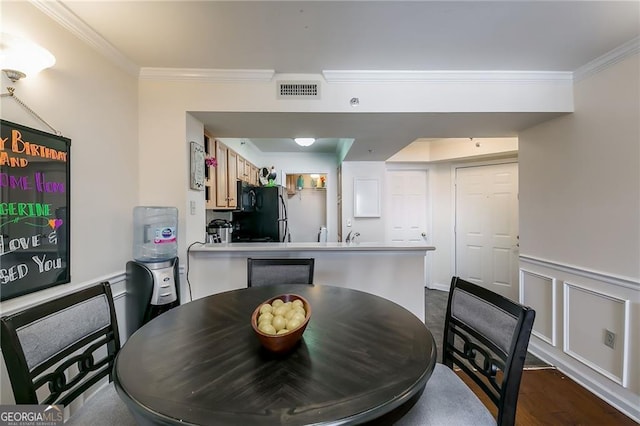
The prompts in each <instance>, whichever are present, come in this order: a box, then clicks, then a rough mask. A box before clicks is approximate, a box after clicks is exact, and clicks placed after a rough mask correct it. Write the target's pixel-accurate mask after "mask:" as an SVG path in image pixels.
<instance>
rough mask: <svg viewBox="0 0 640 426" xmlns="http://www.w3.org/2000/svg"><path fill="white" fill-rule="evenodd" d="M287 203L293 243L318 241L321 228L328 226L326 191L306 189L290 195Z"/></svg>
mask: <svg viewBox="0 0 640 426" xmlns="http://www.w3.org/2000/svg"><path fill="white" fill-rule="evenodd" d="M287 203H288V207H287V208H288V210H289V228H290V232H291V241H293V242H296V243H300V242H314V241H318V232H319V231H320V227H321V226H326V224H327V194H326V190H324V189H316V188H309V187H305V188H303V189H302V190H298V191H296V193H295V194H294V195H289V196H288V197H287ZM335 208H336V207H335V205H334V206H333V209H334V210H335Z"/></svg>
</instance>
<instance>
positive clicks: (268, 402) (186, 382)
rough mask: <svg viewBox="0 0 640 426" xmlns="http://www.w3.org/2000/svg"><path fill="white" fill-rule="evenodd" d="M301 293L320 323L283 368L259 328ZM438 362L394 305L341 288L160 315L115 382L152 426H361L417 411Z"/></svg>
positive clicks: (272, 292)
mask: <svg viewBox="0 0 640 426" xmlns="http://www.w3.org/2000/svg"><path fill="white" fill-rule="evenodd" d="M390 285H392V284H390ZM292 293H293V294H299V295H301V296H303V297H305V298H306V299H307V300H308V301H309V303H310V305H311V309H312V315H311V319H310V321H309V325H308V326H307V329H306V330H305V332H304V335H303V337H302V340H301V341H300V343H299V345H298V346H297V347H296V348H295V349H294V350H293V351H292V352H290V353H288V354H286V355H280V356H276V355H273V354H271V353H269V352H267V351H266V350H265V349H264V348H262V346H261V345H260V342H259V341H258V338H257V337H256V335H255V334H254V331H253V329H252V327H251V324H250V317H251V314H252V312H253V310H254V309H255V308H256V306H258V304H260V303H261V302H263V301H265V300H267V299H269V298H271V297H273V296H276V295H279V294H292ZM435 361H436V346H435V343H434V341H433V337H432V335H431V333H430V332H429V330H428V329H427V328H426V327H425V325H424V323H423V322H422V321H420V320H419V319H418V318H417V317H416V316H415V315H413V314H412V313H410V312H409V311H407V310H406V309H404V308H402V307H401V306H399V305H397V304H395V303H393V302H390V301H388V300H386V299H383V298H381V297H378V296H374V295H371V294H368V293H364V292H361V291H356V290H350V289H346V288H339V287H333V286H324V285H317V286H306V285H293V286H292V285H281V286H267V287H252V288H247V289H242V290H234V291H230V292H226V293H221V294H217V295H213V296H209V297H206V298H203V299H198V300H195V301H193V302H190V303H187V304H185V305H182V306H179V307H177V308H175V309H172V310H170V311H168V312H166V313H164V314H162V315H160V316H159V317H157V318H156V319H154V320H153V321H151V322H149V323H148V324H146V325H145V326H144V327H142V328H141V329H139V330H138V331H137V332H136V333H134V334H133V336H131V337H130V338H129V340H128V341H127V342H126V344H125V345H124V346H123V347H122V349H121V351H120V353H119V354H118V358H117V360H116V363H115V367H114V382H115V385H116V388H117V390H118V393H119V394H120V396H121V398H122V399H123V400H124V401H125V402H126V403H127V405H129V407H130V409H131V410H132V411H133V412H134V414H135V415H136V418H137V419H138V420H139V421H142V422H144V423H149V424H199V425H206V424H216V425H220V424H235V425H261V426H262V425H281V424H283V425H302V424H315V425H320V424H359V423H363V422H369V421H372V420H375V419H378V418H380V417H383V416H384V415H385V414H387V413H390V412H391V411H392V410H393V411H398V410H399V409H402V407H401V406H402V405H405V406H406V405H408V403H409V402H410V401H411V400H415V399H417V397H418V396H419V394H420V393H421V392H422V390H423V389H424V386H425V384H426V382H427V380H428V379H429V377H430V376H431V372H432V371H433V367H434V364H435ZM387 415H388V414H387Z"/></svg>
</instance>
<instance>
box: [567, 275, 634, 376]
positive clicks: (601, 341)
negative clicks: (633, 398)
mask: <svg viewBox="0 0 640 426" xmlns="http://www.w3.org/2000/svg"><path fill="white" fill-rule="evenodd" d="M564 329H565V333H564V347H563V348H564V351H565V353H567V354H568V355H570V356H572V357H574V358H576V359H577V360H578V361H581V362H583V363H584V364H586V365H588V366H589V367H591V368H593V369H594V370H596V371H597V372H599V373H601V374H603V375H604V376H606V377H608V378H609V379H611V380H613V381H614V382H616V383H618V384H620V385H622V386H624V387H627V366H628V338H627V337H628V335H629V300H623V299H619V298H616V297H612V296H609V295H606V294H604V293H601V292H597V291H593V290H590V289H588V288H585V287H582V286H578V285H576V284H572V283H569V282H565V283H564ZM607 331H608V332H612V333H614V335H615V339H614V340H613V342H612V344H611V346H613V347H609V346H607V345H606V344H605V342H606V340H607V338H606V336H605V333H606V332H607Z"/></svg>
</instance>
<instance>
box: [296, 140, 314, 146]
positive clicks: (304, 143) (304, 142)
mask: <svg viewBox="0 0 640 426" xmlns="http://www.w3.org/2000/svg"><path fill="white" fill-rule="evenodd" d="M293 140H294V141H295V142H296V143H297V144H298V145H300V146H311V145H313V143H314V142H315V141H316V138H295V139H293Z"/></svg>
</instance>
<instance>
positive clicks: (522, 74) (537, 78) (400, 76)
mask: <svg viewBox="0 0 640 426" xmlns="http://www.w3.org/2000/svg"><path fill="white" fill-rule="evenodd" d="M322 75H323V76H324V78H325V80H326V81H327V82H328V83H370V82H392V83H399V82H425V83H429V82H435V83H447V82H452V83H458V82H471V83H482V82H498V83H536V82H550V81H557V82H562V83H567V82H571V81H572V79H573V73H571V72H565V71H454V70H451V71H385V70H379V71H356V70H343V71H337V70H324V71H322Z"/></svg>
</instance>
